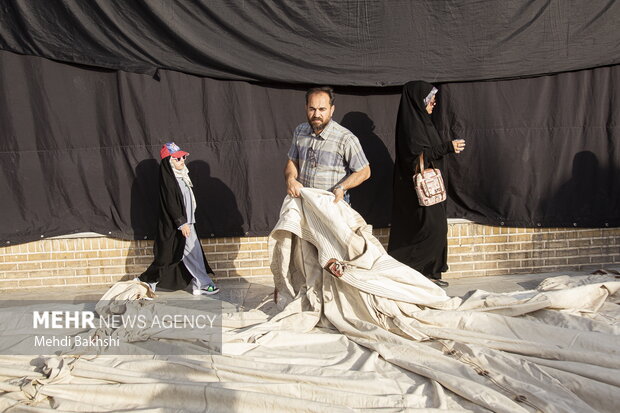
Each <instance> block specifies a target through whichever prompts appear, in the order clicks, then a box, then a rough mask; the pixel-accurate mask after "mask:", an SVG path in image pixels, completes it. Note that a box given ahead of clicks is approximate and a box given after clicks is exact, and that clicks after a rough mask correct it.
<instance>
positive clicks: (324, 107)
mask: <svg viewBox="0 0 620 413" xmlns="http://www.w3.org/2000/svg"><path fill="white" fill-rule="evenodd" d="M334 109H335V106H334V92H333V90H332V89H331V88H330V87H326V86H324V87H317V88H312V89H310V90H308V91H307V92H306V116H307V117H308V123H302V124H300V125H299V126H297V128H295V131H294V132H293V143H292V144H291V148H290V149H289V152H288V158H289V160H288V162H287V163H286V167H285V168H284V177H285V179H286V187H287V193H288V194H289V195H291V196H293V197H299V195H300V193H299V190H300V189H301V188H303V187H311V188H317V189H324V190H326V191H331V192H333V193H334V195H335V199H334V202H338V201H340V200H342V199H344V200H345V201H346V202H349V196H348V193H347V190H349V189H351V188H354V187H356V186H358V185H360V184H361V183H362V182H364V181H365V180H367V179H368V178H370V165H369V163H368V159H366V156H365V155H364V151H363V150H362V146H361V145H360V142H359V140H358V139H357V137H356V136H355V135H353V133H351V131H349V130H348V129H346V128H344V127H342V126H340V125H339V124H338V123H337V122H336V121H334V120H332V115H333V114H334Z"/></svg>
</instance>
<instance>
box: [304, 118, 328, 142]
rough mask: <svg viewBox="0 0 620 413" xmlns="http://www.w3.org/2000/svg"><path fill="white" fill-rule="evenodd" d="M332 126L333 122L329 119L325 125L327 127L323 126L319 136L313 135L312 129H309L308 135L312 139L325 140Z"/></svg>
mask: <svg viewBox="0 0 620 413" xmlns="http://www.w3.org/2000/svg"><path fill="white" fill-rule="evenodd" d="M333 124H334V120H333V119H330V120H329V122H328V123H327V125H325V127H324V128H323V131H322V132H321V133H320V134H318V135H316V134H315V133H314V131H312V127H310V131H311V132H310V135H311V136H312V137H314V138H320V139H323V140H327V136H329V132H330V131H331V129H332V127H333V126H334V125H333Z"/></svg>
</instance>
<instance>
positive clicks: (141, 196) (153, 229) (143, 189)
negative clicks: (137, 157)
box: [123, 159, 159, 280]
mask: <svg viewBox="0 0 620 413" xmlns="http://www.w3.org/2000/svg"><path fill="white" fill-rule="evenodd" d="M130 209H131V210H130V219H131V230H132V237H131V238H132V239H133V240H135V241H133V242H132V243H131V247H130V248H129V251H128V252H127V258H126V259H125V274H126V275H125V276H124V277H123V280H130V279H133V278H134V277H137V276H138V275H140V274H141V273H142V272H143V271H144V270H145V269H146V268H147V267H148V265H149V264H150V263H151V262H152V261H153V254H152V248H151V247H152V245H153V244H152V242H150V241H147V240H153V239H154V238H155V234H156V233H157V216H158V214H159V162H158V161H157V160H156V159H145V160H143V161H141V162H140V163H138V166H136V170H135V175H134V180H133V182H132V184H131V206H130Z"/></svg>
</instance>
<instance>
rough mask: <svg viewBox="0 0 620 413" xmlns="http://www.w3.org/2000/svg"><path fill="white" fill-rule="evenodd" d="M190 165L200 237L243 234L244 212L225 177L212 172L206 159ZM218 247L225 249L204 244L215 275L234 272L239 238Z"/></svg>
mask: <svg viewBox="0 0 620 413" xmlns="http://www.w3.org/2000/svg"><path fill="white" fill-rule="evenodd" d="M187 168H188V169H189V176H190V178H191V179H192V183H193V184H194V196H195V197H196V231H197V232H198V237H199V238H201V239H204V238H213V237H241V236H244V234H245V233H244V231H243V224H244V222H243V216H242V215H241V212H240V211H239V208H238V206H237V199H236V198H235V195H234V193H233V192H232V190H231V189H230V188H229V187H228V186H227V185H226V184H225V183H224V182H222V180H220V179H219V178H216V177H213V176H211V167H210V166H209V164H208V163H207V162H205V161H201V160H195V161H191V162H189V163H188V165H187ZM210 247H213V245H210ZM215 247H216V248H221V249H222V250H217V251H211V250H210V249H209V248H205V254H206V256H207V260H208V261H209V264H210V265H211V268H213V271H214V272H215V275H216V276H217V277H221V278H223V277H230V276H231V275H234V274H235V271H236V270H235V268H236V266H235V262H234V260H235V259H236V258H237V256H238V255H239V248H240V244H239V242H228V243H226V245H223V244H217V245H215Z"/></svg>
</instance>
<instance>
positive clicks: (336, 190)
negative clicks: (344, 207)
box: [332, 185, 344, 204]
mask: <svg viewBox="0 0 620 413" xmlns="http://www.w3.org/2000/svg"><path fill="white" fill-rule="evenodd" d="M332 192H333V194H334V195H336V199H334V204H337V203H338V202H340V201H342V200H343V199H344V189H342V186H340V185H337V186H336V187H335V188H334V190H333V191H332Z"/></svg>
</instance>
